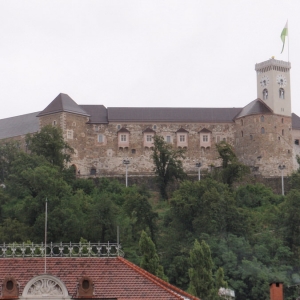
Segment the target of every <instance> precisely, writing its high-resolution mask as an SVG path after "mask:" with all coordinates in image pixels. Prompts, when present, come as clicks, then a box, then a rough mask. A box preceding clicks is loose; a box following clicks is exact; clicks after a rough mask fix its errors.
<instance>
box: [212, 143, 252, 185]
mask: <svg viewBox="0 0 300 300" xmlns="http://www.w3.org/2000/svg"><path fill="white" fill-rule="evenodd" d="M216 147H217V151H218V153H219V155H220V158H221V159H222V168H223V169H222V171H221V173H220V175H221V178H222V181H223V183H227V184H228V185H229V186H232V184H233V183H234V181H236V180H239V179H242V177H243V176H244V175H245V174H247V173H249V168H248V167H247V166H245V165H244V164H242V163H240V162H239V161H238V158H237V156H236V154H235V153H234V151H233V149H232V147H231V146H230V145H229V144H228V143H226V142H225V141H222V142H220V143H218V144H216Z"/></svg>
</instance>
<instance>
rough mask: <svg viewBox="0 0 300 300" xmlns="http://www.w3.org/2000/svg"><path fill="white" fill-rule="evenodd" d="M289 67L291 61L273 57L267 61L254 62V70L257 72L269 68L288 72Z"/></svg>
mask: <svg viewBox="0 0 300 300" xmlns="http://www.w3.org/2000/svg"><path fill="white" fill-rule="evenodd" d="M290 69H291V63H290V62H287V61H283V60H277V59H275V58H271V59H269V60H267V61H264V62H261V63H259V64H255V71H257V72H258V73H264V72H268V71H271V70H276V71H280V72H289V70H290Z"/></svg>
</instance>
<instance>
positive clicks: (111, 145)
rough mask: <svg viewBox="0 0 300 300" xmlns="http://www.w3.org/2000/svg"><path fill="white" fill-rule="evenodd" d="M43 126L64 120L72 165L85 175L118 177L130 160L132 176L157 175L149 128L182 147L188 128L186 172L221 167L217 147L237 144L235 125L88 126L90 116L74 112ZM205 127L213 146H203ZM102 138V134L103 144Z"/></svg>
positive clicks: (43, 122)
mask: <svg viewBox="0 0 300 300" xmlns="http://www.w3.org/2000/svg"><path fill="white" fill-rule="evenodd" d="M41 119H42V120H41V126H44V125H46V124H53V120H54V119H56V120H60V121H59V122H60V123H59V125H60V126H61V127H62V128H63V131H64V136H65V137H66V139H67V142H68V143H69V144H70V145H71V146H72V147H73V148H74V149H75V155H74V157H73V159H72V163H73V164H74V165H75V166H76V168H77V171H78V170H80V174H81V175H88V174H90V173H91V169H94V170H96V174H98V175H101V174H102V175H104V174H110V175H118V174H121V173H124V165H123V160H124V159H127V158H128V159H129V161H130V164H129V165H128V173H129V174H143V175H149V174H153V168H154V165H153V163H152V159H151V154H152V150H151V149H150V148H149V147H144V133H143V131H144V130H145V129H147V128H151V129H154V128H155V129H154V130H155V132H156V134H158V135H162V136H164V137H166V136H170V137H171V143H172V145H173V146H174V147H178V144H177V135H178V133H176V132H177V131H178V129H180V128H184V129H185V130H187V131H188V133H187V138H188V141H187V145H188V146H187V147H186V159H185V160H184V162H183V164H184V168H185V170H186V171H195V163H196V162H199V161H200V162H202V165H203V168H209V166H210V165H216V166H217V165H219V164H220V161H219V160H218V154H217V151H216V147H215V144H216V142H218V141H222V140H226V141H227V142H229V143H231V144H232V143H233V140H234V133H235V130H234V127H235V124H234V123H228V124H227V123H224V124H223V123H221V124H202V123H188V124H186V123H185V124H180V123H156V124H149V123H128V124H117V123H110V124H86V117H83V116H78V115H74V114H70V113H62V114H61V115H60V116H54V115H53V116H52V117H51V116H43V117H41ZM120 128H126V129H127V130H128V131H129V132H130V133H129V144H128V147H119V145H118V131H119V129H120ZM203 128H206V129H208V130H209V131H211V133H209V138H210V140H211V143H210V145H209V147H207V145H204V144H203V143H201V140H200V134H199V131H200V130H202V129H203ZM70 131H72V137H71V135H70V137H69V138H68V136H69V135H68V132H70ZM99 135H102V137H101V142H99V137H98V136H99Z"/></svg>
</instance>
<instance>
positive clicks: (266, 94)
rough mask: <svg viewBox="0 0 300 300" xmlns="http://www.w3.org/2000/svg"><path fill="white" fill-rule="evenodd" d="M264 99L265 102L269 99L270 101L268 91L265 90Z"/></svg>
mask: <svg viewBox="0 0 300 300" xmlns="http://www.w3.org/2000/svg"><path fill="white" fill-rule="evenodd" d="M263 99H264V100H267V99H268V90H267V89H264V90H263Z"/></svg>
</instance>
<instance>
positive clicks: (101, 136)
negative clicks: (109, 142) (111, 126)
mask: <svg viewBox="0 0 300 300" xmlns="http://www.w3.org/2000/svg"><path fill="white" fill-rule="evenodd" d="M103 140H104V139H103V135H102V134H98V143H103Z"/></svg>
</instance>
